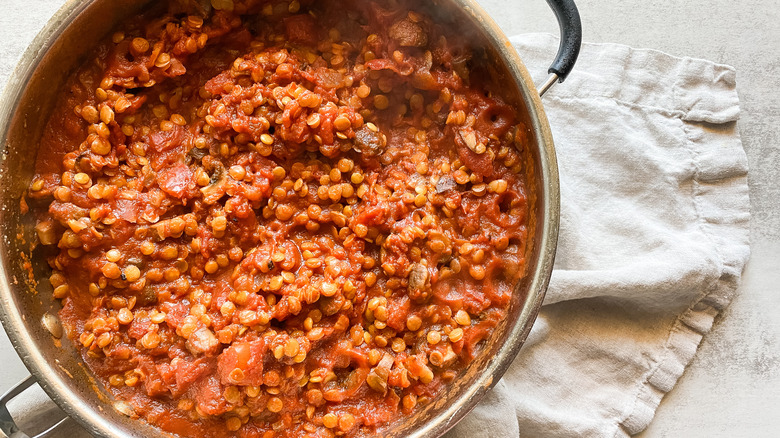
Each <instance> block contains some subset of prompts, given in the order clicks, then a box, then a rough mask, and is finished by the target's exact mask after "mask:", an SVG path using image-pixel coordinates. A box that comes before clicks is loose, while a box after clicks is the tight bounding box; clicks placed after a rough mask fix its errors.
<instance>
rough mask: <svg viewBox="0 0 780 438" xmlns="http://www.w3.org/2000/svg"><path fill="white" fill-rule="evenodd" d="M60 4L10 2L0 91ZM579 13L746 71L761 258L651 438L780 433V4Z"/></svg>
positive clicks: (494, 2)
mask: <svg viewBox="0 0 780 438" xmlns="http://www.w3.org/2000/svg"><path fill="white" fill-rule="evenodd" d="M62 3H64V2H63V1H62V0H2V4H3V6H4V7H3V14H1V15H0V41H2V44H0V84H5V81H6V79H7V78H8V75H10V72H11V70H12V68H13V65H15V63H16V62H17V60H18V59H19V57H20V56H21V53H22V52H23V50H24V48H25V47H26V46H27V44H29V42H30V41H31V40H32V38H33V37H34V35H35V34H36V33H37V32H38V30H39V29H40V28H41V27H42V26H43V24H44V23H45V21H46V20H47V19H48V17H49V16H51V14H53V13H54V11H55V10H56V9H57V8H58V7H59V6H60V5H61V4H62ZM481 3H482V4H483V5H484V6H485V7H486V8H487V9H488V12H490V13H491V14H492V15H493V16H494V17H496V20H497V21H498V23H499V25H501V26H502V28H503V29H504V30H505V32H506V33H507V34H515V33H520V32H544V31H550V32H555V29H556V23H555V19H554V17H553V15H552V13H551V12H550V11H549V10H548V9H547V6H546V4H545V2H544V1H542V0H533V1H532V0H523V1H522V2H514V1H512V2H510V1H508V0H481ZM579 6H580V9H581V15H582V18H583V29H584V38H585V40H587V41H593V42H618V43H622V44H627V45H631V46H635V47H651V48H655V49H659V50H663V51H666V52H669V53H671V54H674V55H678V56H691V57H701V58H706V59H710V60H713V61H716V62H720V63H725V64H730V65H733V66H735V67H736V69H737V72H738V77H737V84H738V91H739V94H740V100H741V107H742V118H741V120H740V122H739V129H740V132H741V135H742V141H743V143H744V146H745V149H746V151H747V154H748V160H749V163H750V167H751V170H750V195H751V208H752V215H753V219H752V228H751V238H752V241H753V245H752V258H751V261H750V262H749V264H748V267H747V269H746V271H745V276H744V279H743V284H742V286H741V288H740V293H739V295H738V296H737V298H736V299H735V300H734V302H733V303H732V305H731V306H730V307H729V308H728V309H727V311H726V312H725V313H724V315H723V316H722V317H721V318H719V319H718V322H717V324H716V326H715V328H714V330H713V332H712V333H711V334H710V335H708V337H706V338H705V339H704V341H703V343H702V346H701V348H700V351H699V354H698V355H697V356H696V358H695V359H694V361H693V364H692V365H691V367H690V368H689V369H688V370H687V371H686V373H685V375H684V376H683V378H682V379H681V381H680V382H679V384H678V385H677V387H676V388H675V389H674V390H673V391H672V392H671V393H670V394H669V395H668V396H667V397H666V399H665V400H664V401H663V402H662V404H661V407H660V408H659V411H658V415H657V417H656V418H655V420H654V421H653V423H652V424H651V425H650V427H649V428H648V430H647V431H646V432H644V434H643V435H642V436H643V437H645V438H646V437H675V436H708V437H731V436H755V437H763V436H773V435H774V421H773V420H774V419H775V417H776V409H777V408H776V407H777V406H778V405H780V392H778V391H777V388H778V387H780V319H778V318H777V317H776V316H775V315H776V309H777V308H778V307H780V294H778V293H777V285H778V284H780V269H778V264H780V214H779V213H780V197H779V195H780V185H778V184H776V183H775V181H776V180H777V179H778V177H779V176H780V170H778V169H780V166H779V164H780V128H778V125H780V91H778V90H777V88H776V78H777V75H778V73H780V52H778V51H777V49H776V42H777V41H778V40H780V27H778V26H777V25H776V23H777V22H778V19H780V9H778V8H776V2H775V1H774V0H746V1H741V2H734V1H730V0H713V1H712V2H708V3H707V4H706V6H705V7H702V4H701V3H697V2H671V1H659V0H649V1H648V0H644V1H640V0H626V1H623V2H619V3H616V2H614V1H609V0H587V1H581V2H580V5H579ZM550 59H551V60H552V54H551V58H550ZM572 74H576V68H575V73H572ZM541 79H542V78H539V80H541ZM0 352H2V354H3V358H4V361H3V365H2V366H0V391H3V390H5V389H6V388H8V387H10V386H11V384H12V383H13V382H15V381H17V380H19V379H20V378H22V377H23V376H24V373H25V371H24V367H23V366H22V365H21V363H20V362H19V360H18V359H17V358H16V356H15V354H13V353H12V351H11V349H10V346H9V345H8V341H7V340H6V338H5V335H4V334H2V335H0ZM773 414H774V415H773Z"/></svg>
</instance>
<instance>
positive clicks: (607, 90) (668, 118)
mask: <svg viewBox="0 0 780 438" xmlns="http://www.w3.org/2000/svg"><path fill="white" fill-rule="evenodd" d="M513 42H514V44H515V46H516V47H517V49H518V51H519V53H520V55H521V57H522V58H523V60H524V61H525V63H526V65H527V66H528V67H530V69H531V72H532V74H533V76H534V77H535V78H536V80H537V82H541V81H542V80H543V79H544V78H545V76H546V73H545V71H544V69H546V66H547V65H548V63H549V62H550V60H551V57H552V56H553V54H554V53H555V51H556V50H557V47H558V40H557V38H555V37H553V36H551V35H540V34H530V35H522V36H519V37H516V38H513ZM735 87H736V84H735V72H734V70H733V69H732V68H731V67H728V66H724V65H717V64H713V63H711V62H708V61H703V60H698V59H690V58H675V57H672V56H669V55H667V54H664V53H661V52H657V51H653V50H639V49H632V48H629V47H626V46H622V45H616V44H585V45H584V46H583V48H582V52H581V54H580V59H579V61H578V63H577V65H576V67H575V70H574V72H573V73H572V74H571V76H570V77H569V79H568V80H567V81H566V82H565V83H563V84H556V85H555V87H553V88H552V90H551V91H550V92H548V94H546V95H545V96H544V98H543V102H544V104H545V108H546V111H547V116H548V118H549V119H550V125H551V127H552V131H553V135H554V137H555V143H556V148H557V152H558V162H559V168H560V178H561V229H560V238H559V247H558V255H557V258H556V263H555V270H554V272H553V276H552V281H551V283H550V288H549V291H548V293H547V298H546V301H545V303H546V304H545V306H544V307H543V309H542V312H541V314H540V316H539V319H538V320H537V323H536V324H535V326H534V330H533V331H532V334H531V336H530V337H529V340H528V342H527V343H526V345H525V346H524V347H523V349H522V350H521V352H520V355H519V356H518V358H517V359H516V360H515V362H514V363H513V364H512V366H511V368H510V369H509V371H508V372H507V374H506V375H505V376H504V378H503V379H502V380H501V381H500V382H499V383H498V384H497V386H496V387H495V388H494V389H493V390H492V391H491V392H490V393H489V394H488V395H487V397H486V398H485V399H484V400H483V402H482V403H481V404H480V405H479V406H478V407H477V408H476V409H475V410H474V411H473V412H472V413H471V414H469V415H468V416H467V417H466V418H465V419H464V420H463V421H462V422H461V423H459V424H458V425H457V426H456V427H455V428H454V429H453V430H452V431H451V432H450V433H449V435H448V436H447V438H461V437H462V438H482V437H485V438H488V437H489V438H515V437H529V438H531V437H534V438H535V437H574V436H577V437H621V436H629V435H632V434H635V433H638V432H640V431H642V430H643V429H645V428H646V427H647V425H648V424H649V422H650V420H651V419H652V418H653V415H654V412H655V409H656V407H657V406H658V403H659V402H660V400H661V398H662V397H663V395H664V394H665V393H666V392H668V391H669V390H670V389H671V388H672V387H673V386H674V384H675V382H676V381H677V379H678V378H679V377H680V375H681V374H682V372H683V370H684V369H685V367H686V365H687V364H688V363H689V362H690V361H691V359H692V358H693V355H694V354H695V353H696V349H697V347H698V345H699V342H700V341H701V339H702V337H703V336H704V335H706V334H707V332H708V331H709V330H710V328H711V326H712V323H713V319H714V318H715V316H716V315H717V314H718V313H719V312H720V311H722V310H723V309H724V308H725V306H727V305H728V303H729V301H730V300H731V298H732V297H733V295H734V293H735V291H736V286H737V284H738V282H739V278H740V276H741V273H742V268H743V266H744V264H745V262H746V261H747V258H748V255H749V246H748V237H749V235H748V223H749V200H748V187H747V160H746V156H745V153H744V150H743V149H742V145H741V143H740V139H739V135H738V131H737V128H736V120H737V118H738V117H739V101H738V98H737V93H736V88H735ZM41 400H42V399H41V398H36V397H35V396H33V395H27V396H26V397H21V398H20V399H18V400H16V401H15V402H14V403H15V406H12V407H15V408H16V409H14V411H15V412H18V413H20V414H18V416H19V417H24V416H25V415H24V414H25V412H34V411H36V410H40V409H41V407H42V406H43V405H44V403H43V402H42V401H41ZM20 420H21V421H22V422H23V421H24V419H23V418H20ZM39 427H40V425H39ZM57 436H58V437H64V436H67V437H68V438H75V437H76V436H86V433H84V432H79V431H78V430H75V429H74V427H73V426H71V427H69V428H67V429H66V432H65V433H61V434H57Z"/></svg>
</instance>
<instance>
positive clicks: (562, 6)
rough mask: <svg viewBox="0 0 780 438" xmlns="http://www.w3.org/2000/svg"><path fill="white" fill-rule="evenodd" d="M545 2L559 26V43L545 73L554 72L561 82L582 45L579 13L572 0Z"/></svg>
mask: <svg viewBox="0 0 780 438" xmlns="http://www.w3.org/2000/svg"><path fill="white" fill-rule="evenodd" d="M547 3H548V4H549V5H550V8H551V9H552V10H553V12H555V18H557V19H558V25H559V26H560V28H561V44H560V46H558V53H557V54H556V55H555V60H554V61H553V63H552V64H551V65H550V68H549V69H548V70H547V73H555V74H556V75H557V76H558V81H559V82H563V81H564V80H565V79H566V76H568V75H569V73H570V72H571V70H572V68H574V63H575V62H576V61H577V56H579V54H580V46H581V45H582V23H581V22H580V13H579V11H577V6H576V5H575V4H574V1H573V0H547Z"/></svg>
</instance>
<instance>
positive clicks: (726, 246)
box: [448, 34, 750, 438]
mask: <svg viewBox="0 0 780 438" xmlns="http://www.w3.org/2000/svg"><path fill="white" fill-rule="evenodd" d="M512 41H513V43H514V44H515V47H516V48H517V50H518V52H519V53H520V56H521V58H522V59H523V61H524V62H525V63H526V65H527V66H528V67H529V69H530V70H531V72H532V75H533V76H534V77H535V78H536V79H537V81H541V80H542V79H544V78H545V76H546V74H545V71H544V69H545V68H546V66H547V65H548V64H549V62H550V60H551V56H552V54H554V53H555V51H556V48H557V47H558V40H557V38H555V37H552V36H550V35H539V34H530V35H522V36H518V37H515V38H512ZM735 76H736V75H735V72H734V69H733V68H731V67H729V66H725V65H718V64H714V63H712V62H709V61H704V60H700V59H691V58H676V57H673V56H670V55H667V54H664V53H661V52H658V51H654V50H641V49H632V48H630V47H626V46H622V45H617V44H585V45H583V48H582V52H581V54H580V58H579V61H578V62H577V65H576V67H575V69H574V71H573V72H572V73H571V76H570V77H569V79H568V80H567V81H566V82H564V83H563V84H557V85H556V86H555V87H554V88H553V89H552V90H551V91H550V92H549V93H548V94H547V95H545V96H544V98H543V99H542V100H543V102H544V104H545V108H546V110H547V115H548V117H549V119H550V125H551V126H552V131H553V136H554V138H555V144H556V149H557V152H558V163H559V168H560V179H561V230H560V239H559V245H558V256H557V258H556V262H555V270H554V271H553V275H552V280H551V283H550V288H549V291H548V293H547V298H546V300H545V306H544V307H543V309H542V312H541V315H540V317H539V320H538V322H537V325H536V326H535V327H534V333H533V337H532V339H531V342H529V343H528V344H526V346H525V347H524V348H523V349H522V350H521V351H520V355H519V356H518V358H517V359H516V360H515V362H514V363H513V364H512V366H511V368H510V369H509V371H508V372H507V374H506V375H505V376H504V378H503V379H502V380H501V381H500V382H499V384H498V385H497V386H496V388H495V389H494V390H493V391H492V393H491V394H490V395H489V396H488V397H487V398H486V399H485V400H484V402H482V403H481V404H480V405H479V406H478V408H477V409H475V410H474V412H472V413H471V414H470V415H469V416H468V417H467V418H466V419H464V421H462V422H461V423H460V424H458V426H456V427H455V429H454V430H453V431H452V432H450V434H449V435H448V438H461V437H463V438H466V437H468V438H475V437H491V438H499V437H622V436H629V435H633V434H635V433H638V432H640V431H642V430H644V429H645V428H646V427H647V425H648V424H649V423H650V420H651V419H652V418H653V415H654V413H655V410H656V408H657V406H658V403H659V402H660V400H661V398H662V397H663V396H664V394H665V393H666V392H668V391H669V390H671V389H672V387H673V386H674V385H675V383H676V382H677V379H678V378H679V377H680V375H681V374H682V373H683V370H684V369H685V367H686V366H687V365H688V363H690V361H691V359H692V358H693V356H694V354H695V353H696V349H697V348H698V346H699V342H700V341H701V339H702V337H703V336H705V335H706V334H707V332H709V330H710V328H711V326H712V323H713V319H714V318H715V316H716V315H717V314H718V313H719V312H720V311H722V310H723V309H724V308H725V306H727V305H728V303H729V301H730V300H731V298H732V297H733V296H734V294H735V291H736V287H737V284H738V282H739V279H740V276H741V274H742V268H743V267H744V265H745V263H746V261H747V259H748V256H749V252H750V251H749V244H748V239H749V232H748V225H749V218H750V214H749V209H750V207H749V205H750V204H749V199H748V186H747V159H746V156H745V152H744V150H743V148H742V144H741V142H740V138H739V133H738V131H737V128H736V121H737V119H738V117H739V100H738V97H737V92H736V79H735Z"/></svg>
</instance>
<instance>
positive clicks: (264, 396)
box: [28, 0, 528, 437]
mask: <svg viewBox="0 0 780 438" xmlns="http://www.w3.org/2000/svg"><path fill="white" fill-rule="evenodd" d="M183 3H186V2H172V3H171V4H170V5H168V6H167V9H166V8H165V7H160V6H158V7H156V8H155V9H153V10H150V11H148V12H146V13H145V14H143V15H141V16H139V17H135V18H132V19H129V20H127V22H126V23H124V24H123V25H122V27H121V29H119V30H118V31H116V32H115V33H114V34H113V35H111V36H110V37H109V38H108V39H107V40H106V41H103V42H101V43H100V44H99V45H98V46H97V48H96V49H95V51H94V53H93V56H92V57H91V59H89V61H88V62H86V63H85V64H83V66H82V67H81V68H80V69H79V70H78V71H77V72H75V73H74V74H73V75H72V77H71V78H70V80H69V81H68V84H67V86H66V87H65V88H64V89H63V90H62V91H61V93H60V98H59V104H58V105H57V107H56V109H55V111H54V113H53V115H52V116H51V119H50V120H49V123H48V127H47V129H46V132H45V133H44V138H43V141H42V144H41V150H40V151H39V157H38V161H37V168H36V172H37V173H36V176H35V178H34V179H33V181H32V183H31V185H30V189H29V196H28V198H29V199H30V203H31V205H32V208H33V210H34V211H36V212H37V214H38V218H39V221H38V225H37V227H36V229H37V232H38V237H39V240H40V243H42V244H43V245H46V246H47V247H48V248H49V254H50V257H49V264H50V265H51V267H52V274H51V277H50V282H51V284H52V287H53V290H54V292H53V295H54V297H55V298H56V299H59V300H61V302H62V310H61V312H60V316H61V319H62V321H63V323H64V325H65V327H66V329H67V333H68V335H69V337H70V338H71V339H72V340H74V342H75V343H76V344H77V345H78V346H79V348H81V349H82V352H83V356H84V358H85V361H86V363H87V364H88V366H89V367H90V368H91V370H92V371H93V372H94V374H95V375H96V376H97V378H98V379H99V380H100V381H101V382H102V383H103V384H104V385H105V386H106V387H107V388H108V389H109V390H110V391H111V392H112V393H113V395H114V396H115V397H116V399H118V400H121V401H123V402H125V403H126V404H127V406H129V407H130V409H131V413H132V414H133V415H137V416H139V417H140V418H143V419H145V420H146V421H148V422H149V423H151V424H153V425H156V426H158V427H160V428H162V429H164V430H166V431H169V432H173V433H176V434H179V435H182V436H188V437H197V436H209V437H227V436H240V437H272V436H278V437H298V436H312V437H331V436H342V435H344V436H356V435H365V434H370V433H377V432H381V431H382V430H383V429H384V428H386V427H389V426H391V425H392V424H393V422H394V421H396V420H399V419H402V418H403V417H407V416H409V415H410V414H412V413H413V412H415V411H416V410H417V409H420V407H421V406H424V405H426V404H428V403H430V402H431V401H432V400H433V399H434V398H435V397H436V396H437V394H439V393H440V392H441V390H442V388H443V387H444V386H445V385H448V384H449V383H450V382H452V381H453V380H455V379H457V378H458V377H459V375H460V374H461V373H462V372H463V370H464V369H465V368H467V367H468V366H469V364H470V363H471V362H472V361H473V359H474V358H475V357H476V356H477V355H478V354H480V345H481V343H482V342H483V341H484V340H485V339H487V338H488V337H489V336H490V334H491V332H492V330H493V329H494V328H495V327H496V325H497V324H498V323H499V322H500V321H501V319H502V318H504V316H505V314H506V310H507V307H508V305H509V301H510V299H511V296H512V289H513V286H514V284H515V283H516V282H517V281H518V280H519V277H520V276H521V275H522V273H523V272H524V263H525V260H524V254H525V248H526V242H527V238H528V236H527V233H528V230H527V216H528V205H527V198H526V181H525V179H524V175H525V174H526V172H525V169H524V166H525V164H524V162H523V160H522V159H521V156H522V154H521V151H522V148H523V147H524V145H523V144H522V141H523V140H522V139H523V138H524V136H523V134H522V133H523V132H524V130H525V128H524V127H523V126H522V124H520V123H519V122H518V120H517V116H516V113H515V109H514V108H513V107H511V106H510V105H508V104H506V103H505V102H504V101H503V100H502V99H501V97H500V96H496V95H494V94H493V93H491V92H489V91H488V88H487V86H486V84H487V81H488V80H489V78H488V77H487V75H486V74H485V73H484V71H483V70H482V69H480V68H479V66H472V65H471V64H470V59H471V56H472V48H471V47H470V46H469V41H466V40H465V39H464V38H463V37H461V36H459V35H458V34H457V33H456V30H455V29H451V28H447V27H446V26H444V25H441V24H437V22H435V21H433V20H432V19H431V18H430V17H429V16H428V15H426V14H425V13H424V12H415V9H414V8H413V7H414V6H415V5H416V4H417V2H413V1H411V0H409V1H396V2H380V1H347V2H340V1H335V0H334V1H328V0H326V1H320V2H314V1H300V2H299V1H297V0H296V1H292V2H289V3H288V2H283V3H276V2H268V1H260V0H247V1H243V2H241V1H235V2H234V1H231V0H212V2H211V7H208V8H204V7H202V5H200V6H198V7H191V8H190V9H187V8H183V7H182V6H181V5H182V4H183Z"/></svg>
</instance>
